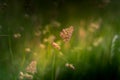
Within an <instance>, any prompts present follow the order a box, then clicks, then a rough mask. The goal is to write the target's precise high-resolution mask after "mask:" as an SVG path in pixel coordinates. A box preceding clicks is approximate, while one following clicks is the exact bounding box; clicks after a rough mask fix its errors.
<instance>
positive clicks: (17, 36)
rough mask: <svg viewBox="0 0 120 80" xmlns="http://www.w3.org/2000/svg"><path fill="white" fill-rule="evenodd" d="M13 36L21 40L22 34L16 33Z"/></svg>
mask: <svg viewBox="0 0 120 80" xmlns="http://www.w3.org/2000/svg"><path fill="white" fill-rule="evenodd" d="M13 36H14V38H20V37H21V34H20V33H15V34H14V35H13Z"/></svg>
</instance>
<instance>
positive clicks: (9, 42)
mask: <svg viewBox="0 0 120 80" xmlns="http://www.w3.org/2000/svg"><path fill="white" fill-rule="evenodd" d="M8 33H9V35H8V45H9V51H10V55H11V60H12V61H13V51H12V44H11V35H10V29H9V27H8Z"/></svg>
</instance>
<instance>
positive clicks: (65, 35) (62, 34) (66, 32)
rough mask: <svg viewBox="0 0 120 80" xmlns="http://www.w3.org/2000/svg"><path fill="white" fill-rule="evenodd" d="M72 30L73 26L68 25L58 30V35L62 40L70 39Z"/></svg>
mask: <svg viewBox="0 0 120 80" xmlns="http://www.w3.org/2000/svg"><path fill="white" fill-rule="evenodd" d="M73 30H74V28H73V26H70V27H69V28H65V29H63V30H62V31H61V32H60V37H61V38H62V39H63V41H64V42H67V41H69V40H70V38H71V36H72V33H73Z"/></svg>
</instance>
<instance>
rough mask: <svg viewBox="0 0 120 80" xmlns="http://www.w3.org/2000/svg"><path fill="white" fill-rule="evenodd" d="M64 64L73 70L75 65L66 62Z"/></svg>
mask: <svg viewBox="0 0 120 80" xmlns="http://www.w3.org/2000/svg"><path fill="white" fill-rule="evenodd" d="M65 66H66V67H68V68H71V69H73V70H75V67H74V66H73V64H69V63H66V64H65Z"/></svg>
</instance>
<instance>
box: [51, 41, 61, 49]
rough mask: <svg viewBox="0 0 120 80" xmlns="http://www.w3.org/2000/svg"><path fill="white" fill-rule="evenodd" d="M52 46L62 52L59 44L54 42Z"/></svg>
mask: <svg viewBox="0 0 120 80" xmlns="http://www.w3.org/2000/svg"><path fill="white" fill-rule="evenodd" d="M52 46H53V47H54V48H56V49H57V50H60V46H59V45H58V44H57V43H55V42H52Z"/></svg>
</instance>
